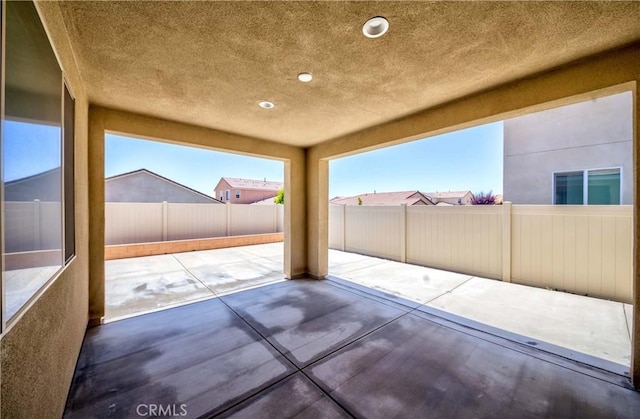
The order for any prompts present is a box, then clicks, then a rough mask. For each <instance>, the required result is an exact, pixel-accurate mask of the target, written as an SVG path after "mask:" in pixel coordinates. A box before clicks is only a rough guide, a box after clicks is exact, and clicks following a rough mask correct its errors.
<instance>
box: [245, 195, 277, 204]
mask: <svg viewBox="0 0 640 419" xmlns="http://www.w3.org/2000/svg"><path fill="white" fill-rule="evenodd" d="M275 198H276V197H275V196H273V197H270V198H266V199H262V200H260V201H256V202H252V203H251V205H276V203H275V201H274V199H275Z"/></svg>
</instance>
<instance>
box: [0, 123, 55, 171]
mask: <svg viewBox="0 0 640 419" xmlns="http://www.w3.org/2000/svg"><path fill="white" fill-rule="evenodd" d="M3 128H4V138H3V145H2V146H3V148H4V150H3V152H4V158H3V159H2V163H3V164H2V167H3V169H4V180H5V182H6V181H10V180H14V179H20V178H23V177H27V176H31V175H35V174H37V173H42V172H45V171H47V170H51V169H55V168H56V167H60V161H61V160H60V147H61V146H60V142H61V140H60V127H55V126H49V125H36V124H29V123H25V122H16V121H8V120H5V121H4V126H3Z"/></svg>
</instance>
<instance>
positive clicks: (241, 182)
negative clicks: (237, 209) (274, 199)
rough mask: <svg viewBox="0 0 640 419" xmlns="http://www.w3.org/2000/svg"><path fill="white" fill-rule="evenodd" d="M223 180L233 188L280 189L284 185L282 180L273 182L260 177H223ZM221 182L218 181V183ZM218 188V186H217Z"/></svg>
mask: <svg viewBox="0 0 640 419" xmlns="http://www.w3.org/2000/svg"><path fill="white" fill-rule="evenodd" d="M220 180H221V181H222V180H224V181H226V182H227V183H228V184H229V186H230V187H231V188H233V189H252V190H259V191H278V190H279V189H282V188H283V187H284V183H282V182H273V181H269V180H258V179H242V178H235V177H223V178H222V179H220ZM219 184H220V182H218V185H219ZM216 188H217V186H216Z"/></svg>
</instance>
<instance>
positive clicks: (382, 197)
mask: <svg viewBox="0 0 640 419" xmlns="http://www.w3.org/2000/svg"><path fill="white" fill-rule="evenodd" d="M329 203H330V204H333V205H379V206H387V205H409V206H412V205H433V203H432V202H431V201H430V200H429V198H428V197H426V196H425V195H424V194H423V193H422V192H420V191H402V192H373V193H365V194H361V195H354V196H347V197H335V198H333V199H331V201H329Z"/></svg>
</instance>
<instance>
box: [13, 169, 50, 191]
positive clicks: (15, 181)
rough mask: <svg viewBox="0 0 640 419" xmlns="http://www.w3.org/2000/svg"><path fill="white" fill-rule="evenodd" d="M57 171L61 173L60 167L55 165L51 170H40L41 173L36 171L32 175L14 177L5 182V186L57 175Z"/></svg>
mask: <svg viewBox="0 0 640 419" xmlns="http://www.w3.org/2000/svg"><path fill="white" fill-rule="evenodd" d="M56 173H60V167H59V166H58V167H54V168H53V169H49V170H45V171H44V172H40V173H35V174H33V175H30V176H25V177H21V178H18V179H13V180H9V181H7V182H5V183H4V185H5V187H7V186H11V185H17V184H19V183H23V182H29V181H32V180H36V179H39V178H43V177H46V176H50V175H56Z"/></svg>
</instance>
